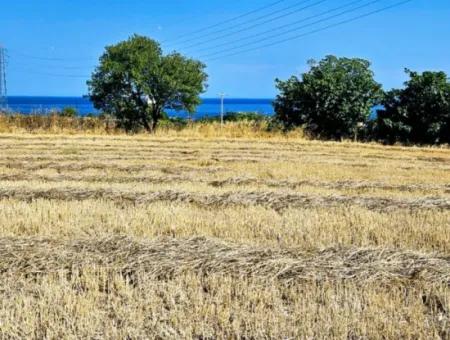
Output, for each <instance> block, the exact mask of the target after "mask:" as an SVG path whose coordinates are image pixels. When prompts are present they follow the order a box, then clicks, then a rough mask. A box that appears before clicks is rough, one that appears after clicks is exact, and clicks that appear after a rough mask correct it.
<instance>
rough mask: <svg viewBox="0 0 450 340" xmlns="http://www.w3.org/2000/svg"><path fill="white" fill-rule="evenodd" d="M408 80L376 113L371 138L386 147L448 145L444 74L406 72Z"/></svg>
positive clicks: (449, 103) (449, 113) (449, 99)
mask: <svg viewBox="0 0 450 340" xmlns="http://www.w3.org/2000/svg"><path fill="white" fill-rule="evenodd" d="M406 73H407V74H408V75H409V77H410V80H408V81H407V82H406V83H405V88H404V89H394V90H391V91H389V92H388V93H386V95H385V98H384V99H383V106H384V109H382V110H379V111H378V117H377V123H376V127H375V135H376V137H377V138H378V139H382V140H384V141H386V142H388V143H395V142H403V143H415V144H438V143H450V83H449V82H448V80H447V79H448V78H447V75H446V74H445V73H444V72H423V73H422V74H420V73H417V72H412V71H409V70H406Z"/></svg>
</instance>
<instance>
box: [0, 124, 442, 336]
mask: <svg viewBox="0 0 450 340" xmlns="http://www.w3.org/2000/svg"><path fill="white" fill-rule="evenodd" d="M0 281H1V282H0V338H17V339H19V338H20V339H22V338H48V339H60V338H95V339H101V338H117V339H119V338H120V339H124V338H129V339H143V338H181V339H191V338H196V339H216V338H217V339H218V338H253V339H261V338H277V339H293V338H309V339H310V338H337V339H360V338H369V339H371V338H381V337H383V338H386V339H399V338H413V339H439V338H444V339H448V338H449V337H450V331H449V329H450V286H449V284H450V150H449V149H447V148H442V149H438V148H405V147H384V146H380V145H371V144H353V143H325V142H315V141H307V140H302V139H295V138H290V139H286V138H272V139H265V138H260V139H244V138H239V139H230V138H228V139H225V138H200V137H198V136H195V135H193V136H170V137H164V136H153V137H149V136H143V135H138V136H124V135H118V136H87V135H85V136H83V135H74V136H69V135H39V134H34V135H32V134H23V133H17V134H2V135H0Z"/></svg>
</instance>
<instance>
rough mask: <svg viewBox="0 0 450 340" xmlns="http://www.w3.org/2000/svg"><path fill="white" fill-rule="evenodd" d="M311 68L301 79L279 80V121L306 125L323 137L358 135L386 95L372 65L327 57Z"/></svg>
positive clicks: (292, 124) (276, 102) (313, 63)
mask: <svg viewBox="0 0 450 340" xmlns="http://www.w3.org/2000/svg"><path fill="white" fill-rule="evenodd" d="M309 65H310V70H309V71H308V72H307V73H304V74H303V75H302V76H301V79H299V78H298V77H296V76H293V77H291V78H290V79H288V80H287V81H281V80H278V79H277V80H276V84H277V88H278V90H279V91H280V94H279V95H278V96H277V98H276V100H275V103H274V107H275V112H276V118H277V119H278V120H280V121H281V122H282V123H283V124H284V125H285V127H286V128H291V127H295V126H303V127H304V128H305V129H306V130H307V131H309V132H310V133H312V134H313V135H315V136H319V137H325V138H335V139H338V138H342V137H351V136H354V134H355V133H356V130H357V128H358V126H359V124H360V123H365V122H367V120H368V119H369V116H370V113H371V110H372V108H373V107H374V105H376V104H377V103H378V101H379V100H380V98H381V94H382V90H381V85H380V84H378V83H377V82H376V81H375V80H374V75H373V72H372V71H371V69H370V62H368V61H366V60H363V59H350V58H337V57H335V56H327V57H325V58H324V59H323V60H321V61H320V62H318V63H317V62H315V61H310V62H309Z"/></svg>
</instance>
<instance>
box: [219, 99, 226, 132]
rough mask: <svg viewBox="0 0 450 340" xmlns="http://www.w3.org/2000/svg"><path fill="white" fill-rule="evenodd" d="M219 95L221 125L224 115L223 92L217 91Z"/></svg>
mask: <svg viewBox="0 0 450 340" xmlns="http://www.w3.org/2000/svg"><path fill="white" fill-rule="evenodd" d="M219 96H220V125H221V126H222V127H223V115H224V111H225V110H224V105H223V103H224V100H225V96H226V94H225V93H219Z"/></svg>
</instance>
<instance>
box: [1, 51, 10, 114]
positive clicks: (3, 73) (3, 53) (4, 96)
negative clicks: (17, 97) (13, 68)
mask: <svg viewBox="0 0 450 340" xmlns="http://www.w3.org/2000/svg"><path fill="white" fill-rule="evenodd" d="M7 110H8V91H7V88H6V49H5V48H4V47H3V46H2V45H0V111H7Z"/></svg>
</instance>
